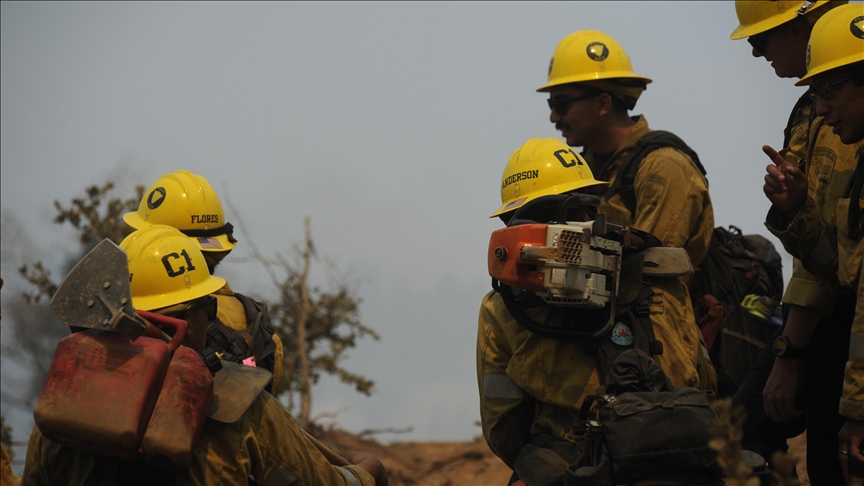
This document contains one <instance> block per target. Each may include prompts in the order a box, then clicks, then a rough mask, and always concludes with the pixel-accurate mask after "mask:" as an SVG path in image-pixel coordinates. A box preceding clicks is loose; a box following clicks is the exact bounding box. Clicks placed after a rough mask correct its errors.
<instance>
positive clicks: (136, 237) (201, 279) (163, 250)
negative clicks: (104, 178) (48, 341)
mask: <svg viewBox="0 0 864 486" xmlns="http://www.w3.org/2000/svg"><path fill="white" fill-rule="evenodd" d="M120 248H121V249H123V250H124V251H126V255H127V258H128V259H129V286H130V287H131V289H130V290H131V293H132V306H133V307H135V308H136V309H138V310H153V309H161V308H163V307H169V306H172V305H176V304H181V303H183V302H188V301H190V300H195V299H197V298H200V297H204V296H205V295H208V294H211V293H213V292H215V291H216V290H218V289H220V288H222V287H224V286H225V279H224V278H221V277H216V276H213V275H210V272H209V271H208V270H207V262H206V261H204V255H203V254H202V253H201V250H199V249H198V247H197V246H196V245H195V243H194V242H193V241H192V239H190V238H189V237H188V236H186V235H184V234H183V233H181V232H180V231H178V230H177V229H176V228H172V227H170V226H165V225H153V226H148V227H147V228H144V229H140V230H138V231H135V232H133V233H132V234H130V235H129V236H127V237H126V238H125V239H124V240H123V241H122V242H120Z"/></svg>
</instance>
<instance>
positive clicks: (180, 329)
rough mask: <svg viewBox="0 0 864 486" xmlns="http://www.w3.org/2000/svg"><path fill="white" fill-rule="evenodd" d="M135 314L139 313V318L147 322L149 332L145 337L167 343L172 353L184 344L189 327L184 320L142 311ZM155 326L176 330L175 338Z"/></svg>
mask: <svg viewBox="0 0 864 486" xmlns="http://www.w3.org/2000/svg"><path fill="white" fill-rule="evenodd" d="M135 312H137V313H138V315H139V316H141V317H143V318H144V319H145V320H146V321H147V331H146V332H145V333H144V334H143V335H144V336H148V337H152V338H155V339H162V340H165V341H167V342H168V349H170V350H171V352H172V353H173V352H174V351H176V350H177V348H179V347H180V344H182V343H183V340H184V339H186V328H187V327H189V324H187V323H186V321H184V320H183V319H177V318H176V317H168V316H163V315H161V314H156V313H155V312H147V311H142V310H136V311H135ZM154 324H159V325H162V326H168V327H172V328H174V337H170V336H168V335H166V334H165V333H164V332H162V331H160V330H159V329H158V328H157V327H156V326H155V325H154Z"/></svg>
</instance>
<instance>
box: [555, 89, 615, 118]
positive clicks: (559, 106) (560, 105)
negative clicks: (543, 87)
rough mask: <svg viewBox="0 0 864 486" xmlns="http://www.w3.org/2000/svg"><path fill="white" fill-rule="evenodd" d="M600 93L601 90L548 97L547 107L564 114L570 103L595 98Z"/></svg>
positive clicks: (561, 114)
mask: <svg viewBox="0 0 864 486" xmlns="http://www.w3.org/2000/svg"><path fill="white" fill-rule="evenodd" d="M602 93H603V92H602V91H598V92H596V93H590V94H585V95H582V96H563V95H562V96H556V97H554V98H549V99H548V100H546V103H548V104H549V109H550V110H552V111H554V112H555V113H557V114H558V116H564V115H566V114H567V112H568V111H569V110H570V105H572V104H573V103H576V102H577V101H582V100H588V99H591V98H596V97H597V96H600V95H601V94H602Z"/></svg>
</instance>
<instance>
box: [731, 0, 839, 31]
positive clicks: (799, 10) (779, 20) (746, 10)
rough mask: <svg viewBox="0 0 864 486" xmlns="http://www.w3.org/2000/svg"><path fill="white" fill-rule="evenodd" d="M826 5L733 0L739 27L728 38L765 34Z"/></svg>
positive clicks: (821, 2)
mask: <svg viewBox="0 0 864 486" xmlns="http://www.w3.org/2000/svg"><path fill="white" fill-rule="evenodd" d="M826 3H828V0H816V1H812V0H805V1H802V0H735V13H736V14H738V24H739V25H738V27H736V28H735V30H734V31H733V32H732V35H731V36H729V37H730V38H731V39H732V40H738V39H743V38H745V37H750V36H754V35H756V34H761V33H762V32H767V31H769V30H771V29H773V28H774V27H777V26H779V25H781V24H785V23H786V22H789V21H790V20H792V19H794V18H796V17H799V16H802V15H806V14H808V13H810V12H812V11H813V10H815V9H817V8H819V7H821V6H822V5H825V4H826ZM835 3H837V2H835ZM843 3H845V2H843Z"/></svg>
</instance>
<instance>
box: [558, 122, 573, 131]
mask: <svg viewBox="0 0 864 486" xmlns="http://www.w3.org/2000/svg"><path fill="white" fill-rule="evenodd" d="M555 129H556V130H559V131H563V130H569V129H570V124H569V123H564V122H558V123H556V124H555Z"/></svg>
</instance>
